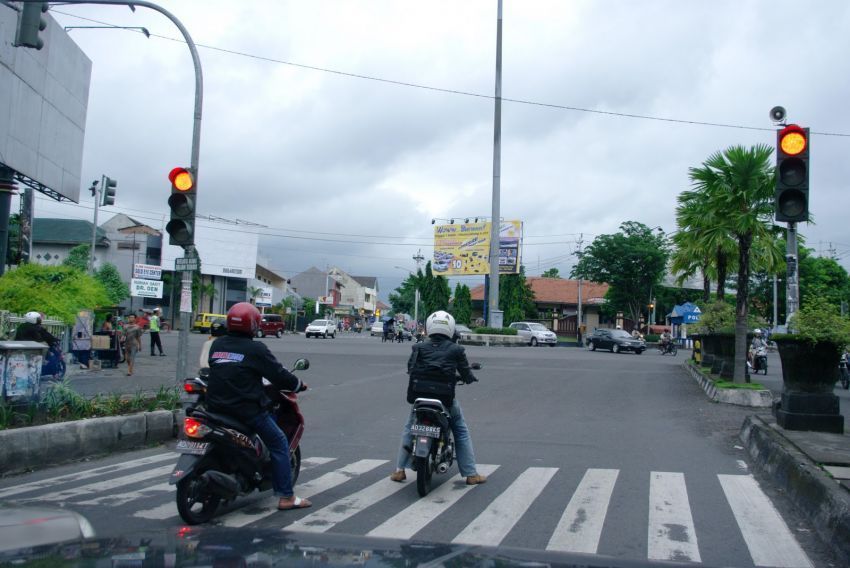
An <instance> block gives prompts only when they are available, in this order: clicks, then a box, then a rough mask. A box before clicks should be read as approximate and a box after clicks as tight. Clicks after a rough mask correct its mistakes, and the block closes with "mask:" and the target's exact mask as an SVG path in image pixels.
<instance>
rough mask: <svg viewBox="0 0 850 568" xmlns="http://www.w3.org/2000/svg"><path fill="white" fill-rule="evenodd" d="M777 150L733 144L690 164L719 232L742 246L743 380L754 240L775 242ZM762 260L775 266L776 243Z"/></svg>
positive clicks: (738, 360)
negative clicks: (693, 165) (774, 160)
mask: <svg viewBox="0 0 850 568" xmlns="http://www.w3.org/2000/svg"><path fill="white" fill-rule="evenodd" d="M772 153H773V148H771V147H769V146H766V145H763V144H759V145H756V146H753V147H752V148H749V149H747V148H744V147H743V146H732V147H730V148H727V149H726V150H725V151H723V152H715V153H714V154H712V155H711V156H709V158H708V159H707V160H706V161H705V162H703V164H702V167H699V168H691V169H690V171H689V177H690V179H691V181H692V182H693V186H694V191H696V192H699V193H702V194H703V196H702V197H701V198H700V202H701V203H702V204H703V205H704V207H705V210H704V211H703V214H704V215H705V216H706V218H707V219H709V220H710V222H712V223H713V224H714V232H715V233H717V234H718V235H719V234H720V233H724V232H725V233H726V234H727V235H730V236H732V237H733V238H734V239H735V241H736V242H737V245H738V251H737V252H738V259H737V260H738V263H737V264H738V278H737V296H736V302H735V370H734V373H733V380H734V382H736V383H743V382H744V380H745V374H746V372H745V371H746V352H747V315H748V305H749V280H750V256H751V250H752V248H753V244H754V243H757V244H767V243H769V242H772V240H773V192H774V188H775V177H774V176H775V171H774V167H773V165H772V164H771V163H770V157H771V154H772ZM759 248H760V250H763V251H765V255H764V258H762V259H760V260H762V261H763V262H764V263H765V265H766V267H767V268H769V269H773V268H774V267H775V265H776V264H778V262H779V261H780V259H778V258H775V257H774V255H773V254H772V251H774V252H775V251H776V250H777V249H776V247H767V246H762V247H759Z"/></svg>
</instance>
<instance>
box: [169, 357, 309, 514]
mask: <svg viewBox="0 0 850 568" xmlns="http://www.w3.org/2000/svg"><path fill="white" fill-rule="evenodd" d="M309 367H310V362H309V361H307V360H306V359H298V360H297V361H296V362H295V366H294V368H293V370H294V371H303V370H306V369H308V368H309ZM266 382H267V381H265V380H264V383H266ZM183 389H184V391H186V393H187V399H188V400H186V404H185V405H184V409H185V412H186V418H185V419H184V421H183V435H182V436H181V439H180V440H178V441H177V447H176V448H175V449H176V451H178V452H179V453H180V454H181V455H180V458H179V459H178V460H177V465H175V466H174V471H172V472H171V477H170V479H169V481H168V483H169V484H170V485H177V512H178V513H180V517H181V518H182V519H183V520H184V521H186V523H188V524H190V525H196V524H200V523H205V522H207V521H209V520H210V519H212V518H213V516H214V515H215V513H216V510H217V509H218V507H219V505H221V504H222V502H224V503H227V502H230V501H233V500H234V499H235V498H236V497H238V496H239V495H247V494H249V493H251V492H253V491H254V490H255V489H258V490H260V491H266V490H268V489H271V488H272V472H271V454H270V453H269V450H268V448H266V445H265V444H264V443H263V441H262V439H261V438H260V437H259V435H257V434H256V433H254V432H253V430H252V429H251V428H249V427H248V426H246V425H245V424H243V423H241V422H240V421H239V420H236V419H234V418H231V417H230V416H227V415H224V414H218V413H213V412H210V411H209V410H207V408H206V407H205V405H204V399H205V395H206V390H207V382H206V381H205V380H204V378H203V377H195V378H189V379H186V380H185V381H184V383H183ZM265 390H266V395H267V396H268V397H269V399H271V401H272V404H273V408H272V409H270V410H271V411H272V416H274V418H275V420H276V422H277V425H278V426H279V427H280V429H281V430H283V433H284V434H286V439H287V440H288V441H289V452H290V457H289V460H290V467H291V468H292V484H293V485H294V484H295V482H296V480H297V479H298V473H299V472H300V471H301V446H300V441H301V435H302V434H303V433H304V416H303V415H302V414H301V411H300V410H299V408H298V397H297V396H296V394H295V393H292V392H287V391H279V390H277V389H276V388H275V387H274V386H273V385H272V384H271V383H268V384H266V386H265Z"/></svg>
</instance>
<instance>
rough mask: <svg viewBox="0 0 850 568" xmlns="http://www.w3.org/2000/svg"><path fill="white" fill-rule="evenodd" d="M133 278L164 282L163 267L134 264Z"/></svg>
mask: <svg viewBox="0 0 850 568" xmlns="http://www.w3.org/2000/svg"><path fill="white" fill-rule="evenodd" d="M133 278H144V279H146V280H162V267H161V266H156V265H154V264H134V265H133Z"/></svg>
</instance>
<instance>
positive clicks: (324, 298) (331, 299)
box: [316, 295, 334, 304]
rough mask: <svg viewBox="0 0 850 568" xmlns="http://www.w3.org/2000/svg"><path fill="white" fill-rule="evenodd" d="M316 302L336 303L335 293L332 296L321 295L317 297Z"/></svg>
mask: <svg viewBox="0 0 850 568" xmlns="http://www.w3.org/2000/svg"><path fill="white" fill-rule="evenodd" d="M316 303H317V304H333V303H334V297H333V295H330V296H319V297H318V298H317V299H316Z"/></svg>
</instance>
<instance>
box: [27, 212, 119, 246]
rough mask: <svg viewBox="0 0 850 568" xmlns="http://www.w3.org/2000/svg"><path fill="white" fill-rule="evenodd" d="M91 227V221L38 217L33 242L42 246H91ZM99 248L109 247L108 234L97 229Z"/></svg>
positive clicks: (34, 225)
mask: <svg viewBox="0 0 850 568" xmlns="http://www.w3.org/2000/svg"><path fill="white" fill-rule="evenodd" d="M91 227H92V223H91V221H83V220H80V219H49V218H45V217H36V218H35V219H33V220H32V242H33V244H40V245H46V244H62V245H80V244H91ZM97 246H109V239H107V238H106V232H105V231H104V230H103V229H101V228H100V227H98V228H97Z"/></svg>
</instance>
